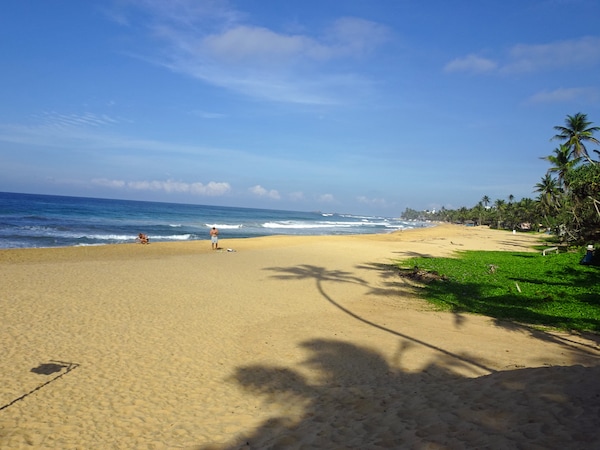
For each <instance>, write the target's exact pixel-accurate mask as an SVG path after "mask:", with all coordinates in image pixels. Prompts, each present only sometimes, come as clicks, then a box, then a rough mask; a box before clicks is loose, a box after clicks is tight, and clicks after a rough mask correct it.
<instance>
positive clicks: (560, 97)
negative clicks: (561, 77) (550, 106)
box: [526, 87, 600, 103]
mask: <svg viewBox="0 0 600 450" xmlns="http://www.w3.org/2000/svg"><path fill="white" fill-rule="evenodd" d="M574 101H577V102H582V103H597V102H599V101H600V89H598V88H591V87H586V88H559V89H554V90H552V91H541V92H538V93H537V94H535V95H532V96H531V97H530V98H529V99H528V100H527V102H526V103H563V102H574Z"/></svg>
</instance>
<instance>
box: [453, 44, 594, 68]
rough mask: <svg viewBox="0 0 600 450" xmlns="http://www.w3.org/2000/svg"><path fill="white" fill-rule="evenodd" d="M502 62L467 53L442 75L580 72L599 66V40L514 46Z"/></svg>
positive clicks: (454, 61)
mask: <svg viewBox="0 0 600 450" xmlns="http://www.w3.org/2000/svg"><path fill="white" fill-rule="evenodd" d="M505 59H506V60H505V61H504V62H499V61H495V60H492V59H488V58H483V57H480V56H477V55H475V54H470V55H467V56H464V57H461V58H456V59H454V60H452V61H450V62H449V63H448V64H446V66H445V67H444V71H445V72H470V73H490V72H496V71H498V72H501V73H523V72H536V71H540V70H548V69H563V68H567V69H569V68H573V69H574V70H581V69H582V68H584V67H591V66H595V65H598V64H599V63H600V37H597V36H586V37H582V38H580V39H570V40H565V41H556V42H550V43H546V44H517V45H515V46H513V47H512V48H511V49H510V50H509V52H508V54H507V56H506V58H505Z"/></svg>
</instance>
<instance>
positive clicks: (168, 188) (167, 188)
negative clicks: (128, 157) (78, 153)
mask: <svg viewBox="0 0 600 450" xmlns="http://www.w3.org/2000/svg"><path fill="white" fill-rule="evenodd" d="M92 183H93V184H96V185H99V186H104V187H109V188H117V189H133V190H137V191H162V192H166V193H188V194H194V195H200V196H207V197H216V196H221V195H224V194H226V193H228V192H229V191H230V190H231V186H230V184H229V183H226V182H215V181H211V182H209V183H207V184H203V183H199V182H196V183H184V182H180V181H173V180H166V181H157V180H153V181H123V180H110V179H106V178H97V179H94V180H92Z"/></svg>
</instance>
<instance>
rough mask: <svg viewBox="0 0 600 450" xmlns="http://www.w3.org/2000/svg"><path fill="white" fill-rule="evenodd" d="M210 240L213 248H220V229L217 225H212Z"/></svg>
mask: <svg viewBox="0 0 600 450" xmlns="http://www.w3.org/2000/svg"><path fill="white" fill-rule="evenodd" d="M210 242H211V244H212V249H213V250H216V249H218V248H219V230H217V228H216V227H212V228H211V230H210Z"/></svg>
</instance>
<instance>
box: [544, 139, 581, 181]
mask: <svg viewBox="0 0 600 450" xmlns="http://www.w3.org/2000/svg"><path fill="white" fill-rule="evenodd" d="M541 159H545V160H546V161H548V162H549V163H550V164H552V167H550V168H549V169H548V172H547V173H549V174H550V173H555V174H556V175H557V177H558V182H559V184H560V185H561V186H564V187H565V188H568V187H569V186H568V183H567V181H566V179H565V177H566V175H567V174H568V173H569V172H570V171H571V170H572V169H573V168H574V167H575V166H576V165H577V164H578V163H579V162H580V161H581V158H574V159H572V158H571V147H569V146H568V145H567V144H560V146H559V147H557V148H555V149H554V154H552V155H549V156H544V157H543V158H541Z"/></svg>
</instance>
